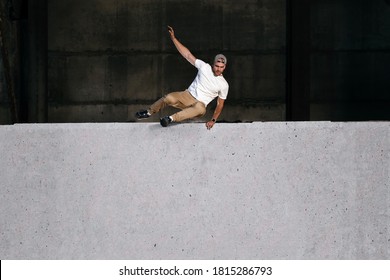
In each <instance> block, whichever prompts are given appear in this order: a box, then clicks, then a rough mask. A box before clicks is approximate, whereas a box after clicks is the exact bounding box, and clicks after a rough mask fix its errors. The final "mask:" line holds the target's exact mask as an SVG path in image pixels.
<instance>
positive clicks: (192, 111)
mask: <svg viewBox="0 0 390 280" xmlns="http://www.w3.org/2000/svg"><path fill="white" fill-rule="evenodd" d="M166 106H171V107H174V108H178V109H181V111H180V112H177V113H176V114H174V115H172V118H173V121H174V122H181V121H184V120H187V119H191V118H195V117H201V116H203V115H204V114H205V113H206V106H205V105H204V104H203V103H202V102H200V101H198V100H196V99H195V98H194V97H193V96H192V95H191V93H189V92H188V91H187V90H185V91H177V92H171V93H169V94H167V95H165V96H164V97H162V98H160V99H159V100H157V101H156V102H154V103H153V105H152V106H150V108H149V112H150V113H151V114H154V113H157V112H158V111H160V110H161V109H163V108H164V107H166Z"/></svg>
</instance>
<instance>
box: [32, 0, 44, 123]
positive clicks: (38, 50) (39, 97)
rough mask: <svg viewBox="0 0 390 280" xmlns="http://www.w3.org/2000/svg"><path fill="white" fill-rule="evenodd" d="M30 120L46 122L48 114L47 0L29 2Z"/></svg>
mask: <svg viewBox="0 0 390 280" xmlns="http://www.w3.org/2000/svg"><path fill="white" fill-rule="evenodd" d="M28 33H29V54H28V58H29V74H28V84H29V87H28V90H29V108H28V120H29V122H46V121H47V119H48V114H47V0H35V1H29V3H28Z"/></svg>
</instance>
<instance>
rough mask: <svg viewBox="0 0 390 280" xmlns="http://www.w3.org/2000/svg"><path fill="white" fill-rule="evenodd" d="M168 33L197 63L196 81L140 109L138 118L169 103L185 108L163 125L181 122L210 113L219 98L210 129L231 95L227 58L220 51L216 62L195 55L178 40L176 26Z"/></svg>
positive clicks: (209, 122)
mask: <svg viewBox="0 0 390 280" xmlns="http://www.w3.org/2000/svg"><path fill="white" fill-rule="evenodd" d="M168 32H169V34H170V37H171V40H172V42H173V44H174V45H175V47H176V49H177V50H178V51H179V53H180V54H181V55H182V56H183V57H184V58H185V59H186V60H187V61H188V62H189V63H191V64H192V65H193V66H195V67H196V68H197V69H198V74H197V75H196V77H195V79H194V81H193V82H192V83H191V85H190V86H189V88H188V89H186V90H185V91H178V92H171V93H169V94H167V95H165V96H164V97H162V98H160V99H159V100H157V101H156V102H155V103H153V105H151V106H150V108H149V109H148V110H141V111H139V112H137V113H136V114H135V115H136V118H137V119H145V118H149V117H150V116H151V115H153V114H155V113H157V112H158V111H160V110H161V109H163V108H164V107H166V106H171V107H175V108H178V109H181V111H179V112H177V113H176V114H173V115H171V116H165V117H163V118H161V119H160V124H161V125H162V126H163V127H166V126H168V125H169V124H170V123H172V122H181V121H184V120H187V119H191V118H195V117H201V116H203V115H204V114H205V113H206V107H207V105H208V104H209V103H210V102H211V101H212V100H214V99H215V98H216V97H218V99H217V107H216V108H215V110H214V114H213V117H212V119H211V120H209V121H207V122H206V127H207V129H211V128H212V127H213V126H214V124H215V122H216V121H217V119H218V117H219V115H220V114H221V112H222V109H223V106H224V102H225V100H226V98H227V95H228V91H229V85H228V83H227V82H226V80H225V78H224V77H223V75H222V73H223V71H224V70H225V68H226V63H227V59H226V57H225V56H224V55H223V54H217V55H216V56H215V58H214V61H213V65H210V64H207V63H205V62H204V61H202V60H200V59H197V58H196V57H194V56H193V54H192V53H191V52H190V51H189V50H188V49H187V48H186V47H185V46H184V45H183V44H182V43H180V42H179V40H177V38H176V37H175V32H174V30H173V28H172V27H170V26H168Z"/></svg>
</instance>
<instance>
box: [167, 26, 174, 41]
mask: <svg viewBox="0 0 390 280" xmlns="http://www.w3.org/2000/svg"><path fill="white" fill-rule="evenodd" d="M168 32H169V35H170V36H171V39H172V40H173V39H174V38H175V31H174V30H173V28H172V27H170V26H169V25H168Z"/></svg>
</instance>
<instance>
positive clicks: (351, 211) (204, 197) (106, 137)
mask: <svg viewBox="0 0 390 280" xmlns="http://www.w3.org/2000/svg"><path fill="white" fill-rule="evenodd" d="M389 139H390V123H389V122H364V123H330V122H311V123H310V122H309V123H304V122H302V123H282V122H280V123H246V124H223V123H219V124H217V125H216V126H215V127H214V128H213V129H212V130H211V131H207V130H206V129H205V127H204V125H203V124H199V123H186V124H180V125H174V126H171V127H169V128H161V127H160V125H159V124H157V123H105V124H102V123H100V124H93V123H85V124H43V125H15V126H0V155H1V157H0V178H1V182H0V183H1V188H0V213H1V214H0V225H1V229H0V231H1V234H0V259H389V257H390V232H389V224H390V207H389V206H390V196H389V171H390V158H389V156H390V145H389V144H390V140H389Z"/></svg>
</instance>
